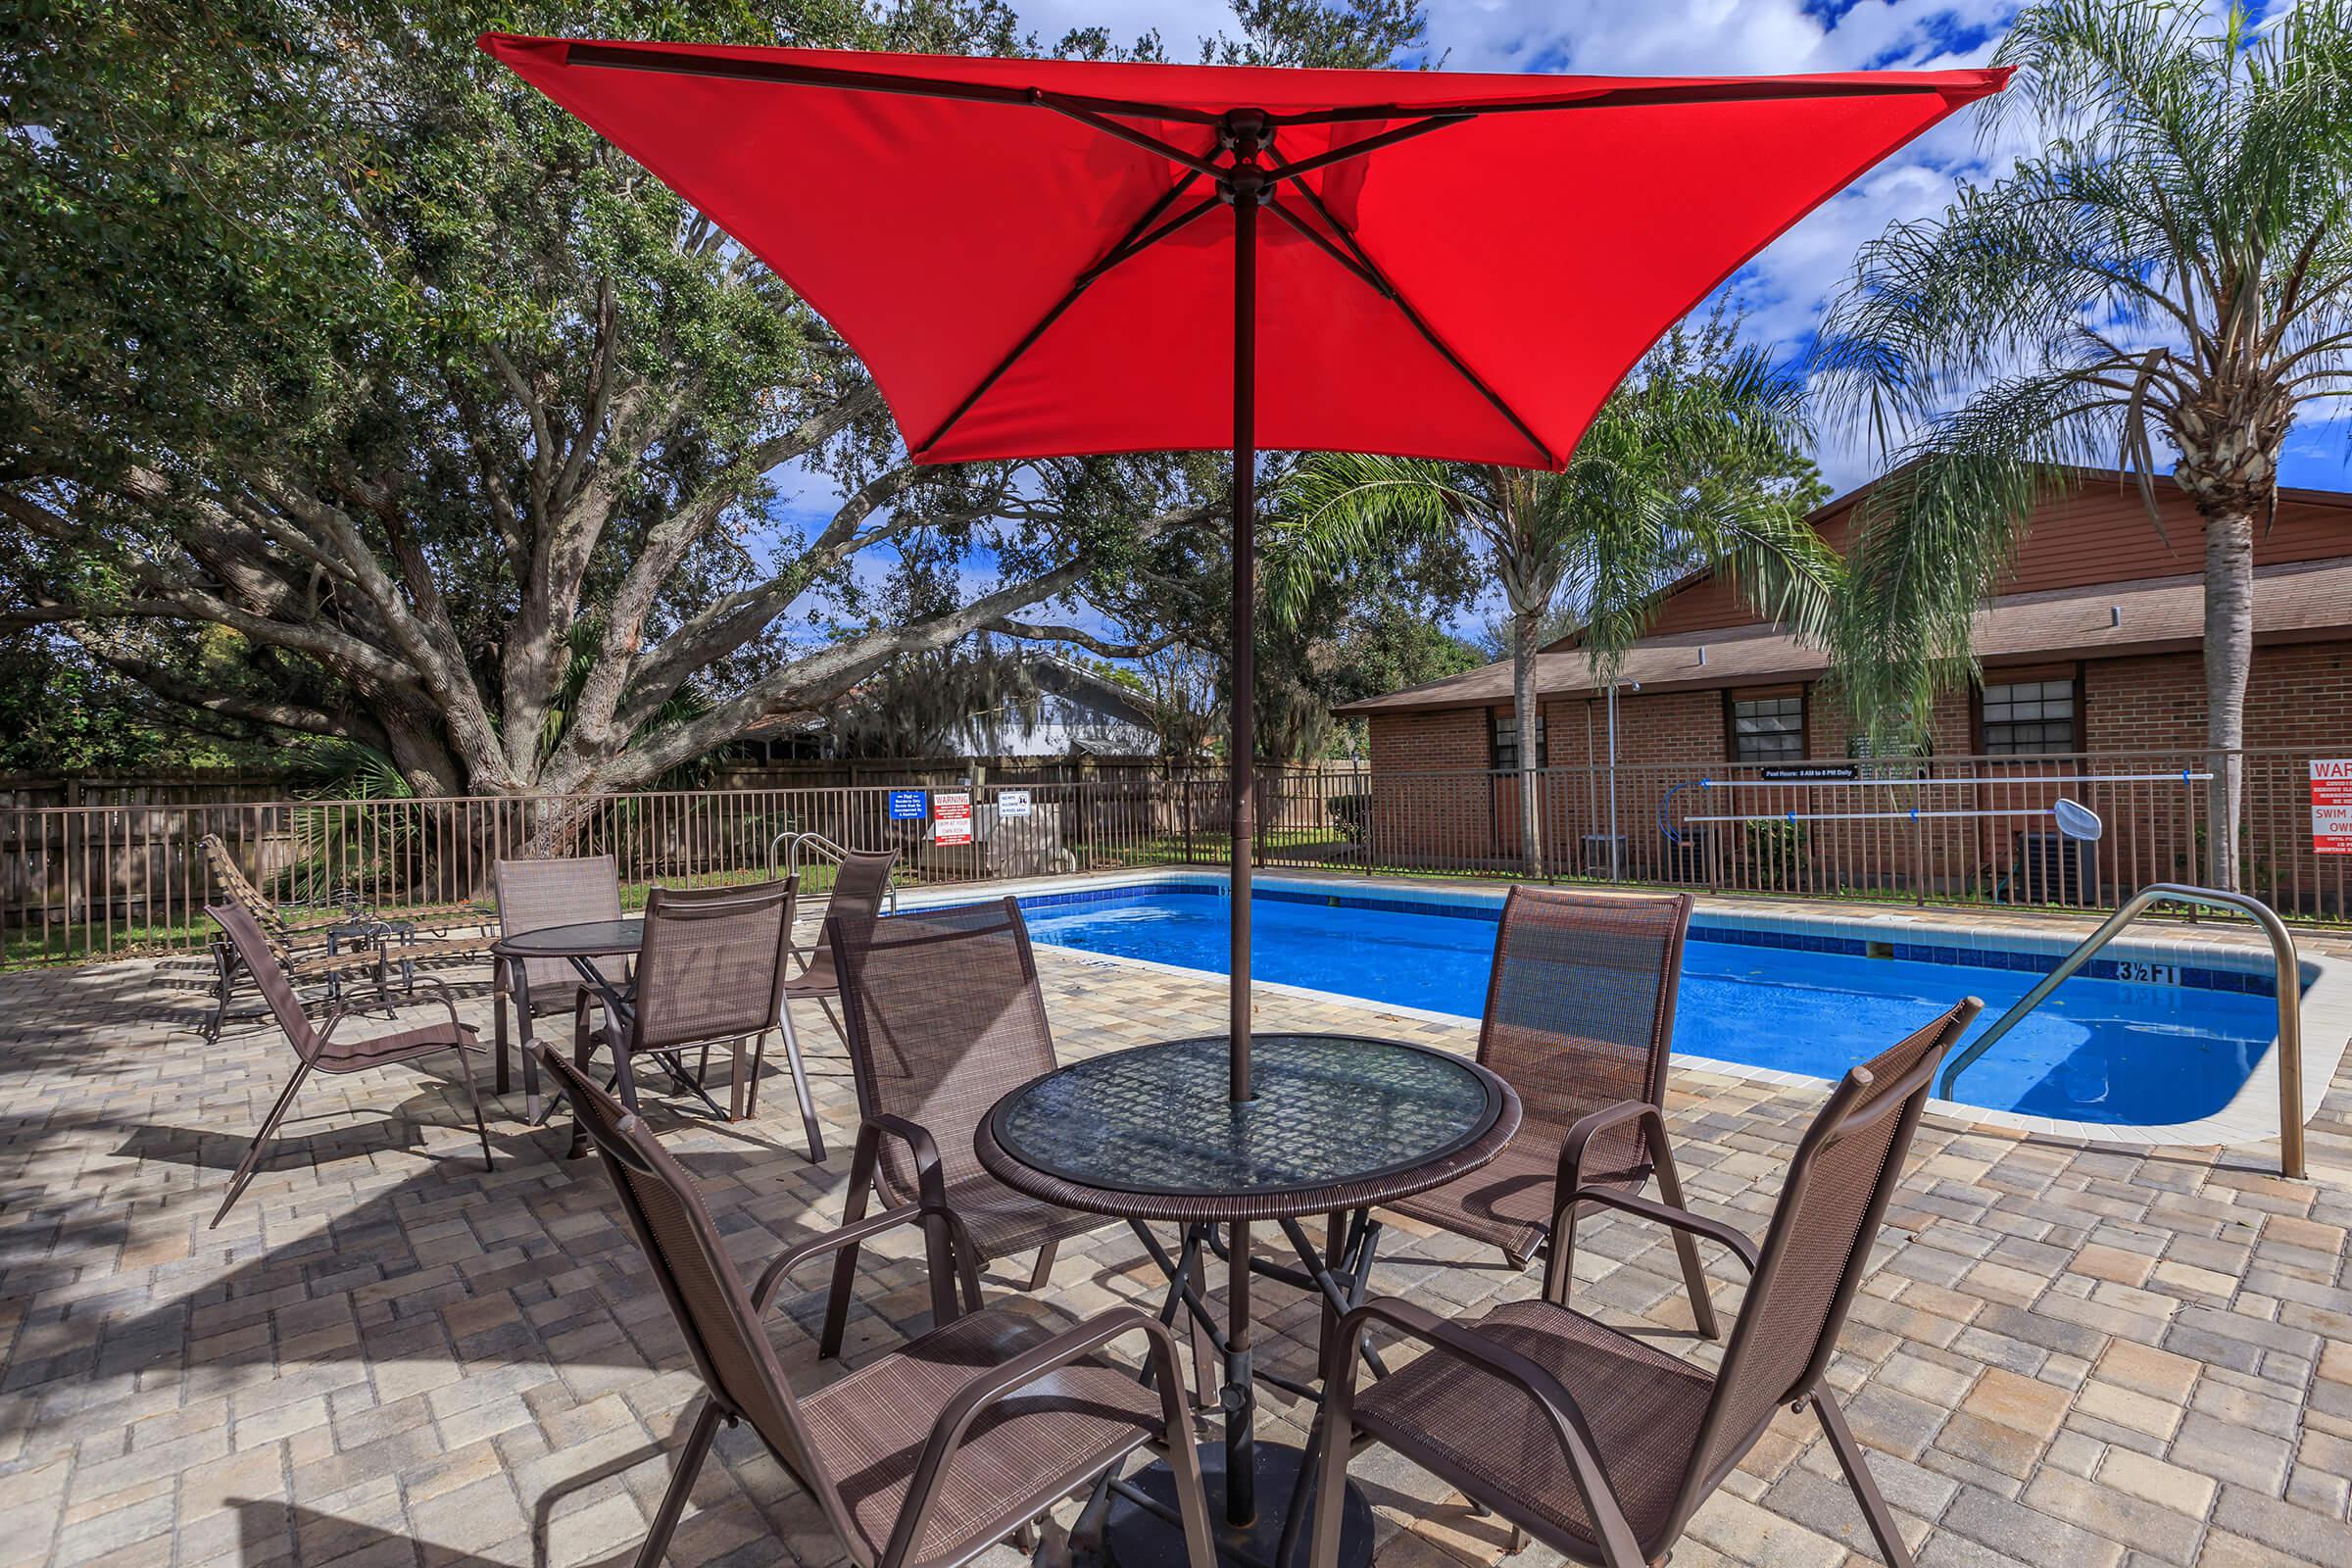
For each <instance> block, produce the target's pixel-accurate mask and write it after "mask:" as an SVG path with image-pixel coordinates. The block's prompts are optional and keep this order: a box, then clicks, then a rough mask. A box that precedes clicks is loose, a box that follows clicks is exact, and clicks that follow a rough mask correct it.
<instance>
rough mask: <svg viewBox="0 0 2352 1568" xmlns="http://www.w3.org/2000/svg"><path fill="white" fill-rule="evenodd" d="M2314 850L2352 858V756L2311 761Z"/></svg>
mask: <svg viewBox="0 0 2352 1568" xmlns="http://www.w3.org/2000/svg"><path fill="white" fill-rule="evenodd" d="M2311 847H2312V850H2313V852H2314V853H2315V854H2319V855H2352V757H2339V758H2335V759H2333V760H2327V759H2324V758H2317V757H2315V758H2313V759H2312V760H2311Z"/></svg>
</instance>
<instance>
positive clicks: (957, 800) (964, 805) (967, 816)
mask: <svg viewBox="0 0 2352 1568" xmlns="http://www.w3.org/2000/svg"><path fill="white" fill-rule="evenodd" d="M931 842H932V843H934V844H969V843H971V842H972V798H971V796H970V795H968V794H967V793H965V792H964V791H962V790H952V791H951V790H940V791H938V792H937V793H935V794H934V795H933V796H932V797H931Z"/></svg>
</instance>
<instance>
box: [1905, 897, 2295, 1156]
mask: <svg viewBox="0 0 2352 1568" xmlns="http://www.w3.org/2000/svg"><path fill="white" fill-rule="evenodd" d="M2158 904H2194V905H2201V906H2203V907H2206V908H2209V909H2235V910H2237V911H2238V912H2239V913H2240V914H2243V915H2246V916H2248V917H2249V918H2251V919H2252V920H2253V921H2254V923H2255V924H2257V925H2259V926H2261V927H2262V933H2263V935H2264V936H2266V937H2268V938H2269V939H2270V944H2271V961H2272V963H2273V964H2274V965H2276V966H2277V971H2278V1165H2279V1169H2280V1172H2281V1173H2282V1174H2284V1175H2287V1176H2291V1177H2297V1178H2300V1177H2301V1176H2302V1175H2303V968H2302V963H2301V960H2300V959H2299V958H2298V957H2297V956H2296V954H2295V939H2294V937H2293V935H2292V934H2291V933H2290V932H2288V930H2287V929H2286V922H2285V921H2283V920H2281V919H2279V918H2278V911H2277V910H2276V909H2273V908H2272V907H2270V906H2269V905H2267V904H2265V903H2263V902H2262V901H2261V900H2260V899H2254V898H2248V897H2247V896H2246V895H2245V894H2243V893H2227V892H2224V891H2223V890H2222V889H2220V888H2196V887H2188V886H2185V885H2183V884H2181V883H2178V882H2152V883H2150V884H2149V885H2148V886H2146V887H2144V888H2141V889H2140V890H2139V891H2138V892H2137V893H2134V894H2132V895H2131V897H2130V898H2129V899H2126V900H2125V901H2124V903H2123V907H2120V908H2118V909H2117V910H2116V911H2115V912H2114V913H2113V914H2111V915H2109V916H2108V917H2107V918H2106V920H2104V921H2103V922H2101V924H2100V926H2099V928H2098V929H2097V930H2096V931H2093V932H2092V933H2091V934H2090V935H2089V936H2087V937H2085V938H2083V939H2082V944H2081V945H2080V946H2078V947H2077V948H2076V949H2075V951H2074V952H2072V953H2070V954H2068V955H2067V956H2066V957H2065V958H2064V959H2063V960H2061V961H2060V963H2059V965H2058V967H2057V968H2055V969H2052V970H2051V971H2050V972H2049V973H2048V974H2046V975H2044V976H2043V977H2042V980H2041V983H2040V984H2039V985H2037V986H2035V987H2034V989H2033V990H2031V991H2029V992H2027V993H2026V995H2025V999H2024V1000H2023V1001H2021V1002H2019V1003H2018V1005H2016V1006H2014V1007H2011V1008H2010V1009H2009V1010H2008V1011H2007V1012H2004V1013H2002V1014H2001V1015H2000V1017H1999V1018H1998V1019H1996V1020H1995V1021H1994V1022H1993V1025H1992V1027H1991V1028H1989V1029H1987V1030H1985V1033H1984V1035H1983V1036H1982V1037H1981V1038H1980V1039H1978V1040H1976V1041H1974V1042H1972V1043H1971V1044H1970V1046H1969V1048H1968V1049H1967V1050H1966V1051H1963V1052H1961V1053H1960V1054H1958V1055H1956V1056H1954V1057H1953V1058H1952V1059H1951V1062H1950V1063H1949V1064H1948V1065H1947V1066H1945V1068H1944V1069H1943V1081H1942V1082H1941V1083H1939V1084H1938V1085H1936V1095H1937V1096H1938V1097H1939V1098H1941V1099H1944V1100H1949V1099H1951V1098H1952V1084H1953V1083H1954V1081H1955V1080H1957V1079H1958V1078H1959V1076H1960V1074H1961V1073H1962V1072H1964V1071H1966V1070H1967V1069H1968V1068H1969V1067H1970V1066H1972V1065H1974V1064H1975V1062H1976V1060H1977V1058H1978V1057H1980V1056H1982V1055H1984V1054H1985V1052H1987V1051H1989V1050H1991V1049H1992V1047H1993V1045H1994V1043H1995V1042H1997V1041H1998V1040H1999V1039H2000V1038H2001V1037H2002V1036H2003V1035H2005V1034H2007V1033H2008V1032H2009V1031H2010V1030H2012V1029H2014V1028H2016V1027H2017V1026H2018V1024H2020V1023H2021V1022H2023V1021H2024V1020H2025V1017H2026V1014H2028V1013H2030V1012H2032V1011H2033V1010H2034V1008H2035V1007H2038V1006H2040V1005H2042V1003H2044V1002H2046V1001H2048V1000H2049V995H2050V993H2051V992H2053V991H2055V990H2057V989H2058V987H2059V985H2060V984H2061V983H2062V982H2064V981H2065V980H2066V979H2067V978H2068V977H2069V976H2071V975H2074V974H2075V973H2077V972H2078V971H2080V970H2081V969H2082V966H2083V965H2084V964H2086V963H2088V962H2089V961H2090V960H2091V958H2092V957H2093V956H2096V955H2097V954H2098V952H2099V950H2100V949H2102V948H2104V947H2106V946H2107V944H2108V943H2110V942H2112V941H2114V940H2115V938H2116V937H2117V935H2118V934H2120V933H2121V932H2122V931H2123V929H2124V927H2126V926H2128V925H2130V924H2131V922H2132V921H2134V920H2136V919H2138V918H2139V917H2140V916H2141V915H2142V914H2145V913H2146V912H2147V911H2148V909H2149V907H2151V906H2154V905H2158Z"/></svg>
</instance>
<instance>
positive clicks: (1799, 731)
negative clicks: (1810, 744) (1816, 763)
mask: <svg viewBox="0 0 2352 1568" xmlns="http://www.w3.org/2000/svg"><path fill="white" fill-rule="evenodd" d="M1804 755H1805V698H1804V694H1803V693H1802V692H1797V693H1792V694H1790V695H1789V696H1786V697H1736V698H1734V699H1733V700H1732V760H1733V761H1735V762H1793V761H1796V760H1800V759H1801V758H1803V756H1804Z"/></svg>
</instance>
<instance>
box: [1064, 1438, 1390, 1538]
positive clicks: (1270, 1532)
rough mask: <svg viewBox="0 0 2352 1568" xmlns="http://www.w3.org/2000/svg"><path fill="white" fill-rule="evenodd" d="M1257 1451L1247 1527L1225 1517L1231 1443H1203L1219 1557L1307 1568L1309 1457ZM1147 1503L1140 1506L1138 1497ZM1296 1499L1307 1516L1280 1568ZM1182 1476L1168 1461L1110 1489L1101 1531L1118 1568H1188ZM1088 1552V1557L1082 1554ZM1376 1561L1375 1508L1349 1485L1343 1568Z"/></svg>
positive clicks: (1280, 1448) (1269, 1448)
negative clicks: (1304, 1488) (1280, 1548)
mask: <svg viewBox="0 0 2352 1568" xmlns="http://www.w3.org/2000/svg"><path fill="white" fill-rule="evenodd" d="M1256 1449H1257V1518H1256V1519H1255V1520H1254V1521H1252V1522H1251V1523H1250V1524H1249V1525H1247V1526H1243V1525H1235V1524H1230V1523H1228V1522H1227V1521H1226V1518H1225V1445H1224V1444H1222V1443H1203V1444H1201V1445H1200V1446H1199V1448H1198V1450H1197V1451H1198V1452H1199V1453H1200V1455H1201V1485H1202V1487H1203V1488H1205V1489H1206V1491H1207V1493H1208V1521H1209V1523H1210V1524H1211V1525H1212V1526H1214V1527H1215V1529H1216V1533H1217V1559H1218V1561H1219V1562H1220V1563H1222V1564H1228V1565H1235V1568H1306V1564H1307V1560H1308V1558H1307V1553H1308V1552H1309V1551H1310V1550H1311V1549H1312V1548H1313V1544H1314V1543H1313V1536H1314V1518H1313V1509H1314V1505H1315V1503H1314V1498H1313V1496H1312V1495H1298V1494H1297V1489H1298V1482H1299V1466H1300V1462H1301V1461H1302V1460H1303V1459H1304V1458H1305V1454H1304V1453H1303V1452H1302V1451H1301V1450H1299V1449H1298V1448H1295V1447H1292V1446H1290V1445H1289V1444H1278V1443H1260V1444H1257V1445H1256ZM1139 1496H1140V1497H1142V1498H1145V1499H1148V1501H1139V1500H1138V1497H1139ZM1294 1496H1297V1501H1298V1502H1299V1506H1301V1507H1302V1508H1305V1509H1306V1510H1308V1517H1306V1518H1303V1519H1301V1520H1299V1531H1298V1537H1299V1539H1298V1542H1297V1544H1295V1545H1293V1547H1292V1548H1291V1560H1290V1561H1289V1562H1288V1563H1277V1562H1276V1561H1275V1560H1274V1559H1275V1548H1276V1546H1277V1545H1278V1544H1280V1543H1281V1541H1282V1526H1283V1520H1284V1519H1285V1518H1286V1517H1287V1515H1288V1512H1289V1509H1290V1505H1291V1502H1292V1500H1293V1498H1294ZM1176 1520H1177V1509H1176V1476H1175V1473H1174V1472H1173V1471H1171V1470H1170V1469H1169V1468H1168V1467H1167V1464H1166V1462H1165V1461H1162V1462H1160V1463H1157V1464H1153V1465H1150V1466H1147V1467H1146V1468H1144V1469H1142V1470H1139V1471H1137V1472H1136V1473H1135V1474H1134V1475H1132V1476H1129V1477H1128V1478H1127V1479H1126V1480H1125V1481H1124V1482H1122V1483H1120V1484H1119V1485H1118V1486H1116V1487H1114V1488H1112V1490H1111V1494H1110V1512H1109V1517H1108V1518H1107V1519H1106V1520H1105V1521H1104V1523H1103V1552H1102V1556H1103V1561H1105V1562H1107V1563H1109V1564H1112V1565H1115V1568H1188V1561H1189V1560H1188V1559H1187V1557H1186V1556H1185V1550H1184V1530H1183V1528H1182V1527H1181V1526H1180V1525H1178V1524H1177V1523H1176ZM1085 1555H1089V1554H1085V1553H1082V1554H1081V1557H1082V1560H1083V1557H1084V1556H1085ZM1371 1561H1372V1505H1371V1504H1370V1503H1368V1502H1366V1501H1365V1500H1364V1495H1363V1494H1362V1493H1361V1492H1358V1491H1357V1490H1356V1489H1355V1486H1354V1484H1353V1483H1352V1482H1350V1483H1349V1484H1348V1492H1347V1495H1346V1497H1345V1499H1344V1500H1343V1501H1342V1502H1341V1504H1340V1568H1366V1565H1367V1564H1369V1563H1370V1562H1371Z"/></svg>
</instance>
